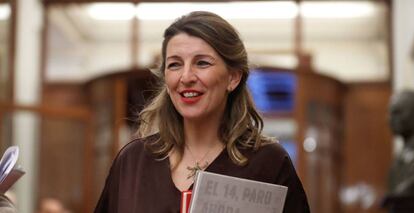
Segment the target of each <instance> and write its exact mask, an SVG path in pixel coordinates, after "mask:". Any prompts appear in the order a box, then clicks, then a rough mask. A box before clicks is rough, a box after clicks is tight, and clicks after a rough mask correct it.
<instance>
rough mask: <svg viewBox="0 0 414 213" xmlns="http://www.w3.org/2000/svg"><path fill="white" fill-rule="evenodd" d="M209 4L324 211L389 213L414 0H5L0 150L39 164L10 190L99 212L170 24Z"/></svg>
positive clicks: (33, 205) (270, 125) (25, 203)
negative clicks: (393, 111) (241, 47)
mask: <svg viewBox="0 0 414 213" xmlns="http://www.w3.org/2000/svg"><path fill="white" fill-rule="evenodd" d="M193 10H208V11H212V12H215V13H217V14H219V15H221V16H223V17H224V18H226V19H227V20H228V21H229V22H230V23H231V24H233V25H234V26H235V27H236V29H237V30H238V31H239V33H240V35H241V37H242V39H243V40H244V42H245V45H246V48H247V50H248V53H249V57H250V62H251V76H250V78H249V81H248V85H249V88H250V90H251V92H252V94H253V98H254V101H255V103H256V105H257V107H258V109H259V110H260V112H261V114H262V115H263V117H264V120H265V129H264V131H265V133H266V134H267V135H271V136H276V137H277V138H279V140H280V142H281V143H282V145H283V146H284V147H285V148H286V150H288V152H289V154H290V155H291V158H292V160H293V161H294V164H295V167H296V169H297V171H298V173H299V176H300V178H301V180H302V182H303V184H304V187H305V190H306V192H307V195H308V199H309V202H310V206H311V209H312V212H315V213H337V212H343V213H358V212H363V213H368V212H369V213H374V212H378V213H380V212H386V211H385V210H384V209H382V208H381V205H380V204H381V201H382V199H383V198H384V196H385V193H386V190H387V173H388V169H389V167H390V164H391V161H392V157H393V156H394V154H395V153H396V152H398V150H399V149H400V148H401V141H399V140H398V138H394V137H393V136H392V134H391V132H390V130H389V127H388V104H389V99H390V96H391V94H392V93H394V92H396V91H400V90H403V89H408V88H414V13H413V11H414V1H411V0H371V1H369V0H359V1H336V0H325V1H321V0H320V1H313V0H312V1H311V0H296V1H239V2H233V1H214V0H213V1H211V0H209V1H207V2H203V1H197V0H195V1H191V0H188V1H187V0H186V1H182V2H174V1H168V0H157V1H155V2H153V1H146V0H144V1H137V0H136V1H133V0H130V1H128V0H125V1H118V2H114V0H113V1H110V0H101V1H99V0H0V145H1V146H0V147H1V151H2V152H3V151H4V150H5V149H6V148H7V147H8V146H11V145H18V146H19V147H20V157H19V164H21V165H22V167H23V168H24V169H25V171H26V175H25V176H23V177H22V178H21V179H20V180H19V181H18V182H17V184H16V185H15V186H14V187H13V189H12V190H11V192H9V194H10V195H11V196H13V197H14V200H15V202H16V205H17V207H18V209H19V212H21V213H31V212H36V211H37V209H38V208H39V204H40V203H41V201H42V200H43V199H46V198H53V199H57V200H59V201H60V202H61V203H62V204H63V205H64V206H65V207H66V209H67V210H68V211H69V212H76V213H77V212H85V213H86V212H92V211H93V209H94V206H95V204H96V202H97V199H98V197H99V194H100V192H101V190H102V187H103V184H104V181H105V178H106V175H107V172H108V169H109V167H110V165H111V162H112V160H113V158H114V157H115V155H116V153H117V152H118V150H119V149H120V148H121V147H122V146H123V145H125V144H126V143H127V142H128V141H129V140H130V137H131V135H132V134H133V133H134V131H135V129H136V124H135V120H136V118H137V117H136V115H137V113H138V112H139V111H140V110H141V109H142V107H143V105H145V103H146V101H148V99H149V97H151V94H152V91H153V88H154V87H153V86H154V80H155V79H154V78H153V76H152V75H151V73H150V71H149V70H148V69H147V68H152V67H155V66H156V64H157V62H158V59H159V55H160V49H161V42H162V33H163V30H164V29H165V28H166V27H167V26H168V25H169V24H170V23H171V22H172V21H173V20H174V19H175V18H177V17H179V16H180V15H182V14H185V13H188V12H190V11H193Z"/></svg>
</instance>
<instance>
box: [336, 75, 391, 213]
mask: <svg viewBox="0 0 414 213" xmlns="http://www.w3.org/2000/svg"><path fill="white" fill-rule="evenodd" d="M390 95H391V88H390V85H389V84H387V83H383V84H381V83H378V84H372V83H371V84H352V85H349V86H348V88H347V93H346V96H345V111H344V116H345V117H344V121H345V126H344V131H345V132H344V134H345V135H344V136H345V137H344V140H345V143H344V146H343V186H342V188H343V189H350V188H351V187H354V189H357V188H360V189H361V187H363V186H366V187H368V188H367V189H372V190H373V193H374V195H375V199H376V203H373V204H372V206H369V205H367V204H369V202H368V203H367V201H364V199H366V198H367V195H361V196H362V197H361V198H359V199H358V200H357V201H355V202H353V203H349V204H344V210H345V212H346V213H348V212H349V213H351V212H352V213H354V212H364V213H368V212H369V213H371V212H372V213H373V212H385V211H383V210H381V209H380V207H379V203H378V202H380V200H381V199H382V198H383V196H384V193H385V190H386V183H387V175H388V169H389V167H390V163H391V153H392V151H391V149H392V138H391V133H390V130H389V127H388V122H387V120H388V103H389V97H390ZM364 197H365V198H364ZM364 202H365V203H364Z"/></svg>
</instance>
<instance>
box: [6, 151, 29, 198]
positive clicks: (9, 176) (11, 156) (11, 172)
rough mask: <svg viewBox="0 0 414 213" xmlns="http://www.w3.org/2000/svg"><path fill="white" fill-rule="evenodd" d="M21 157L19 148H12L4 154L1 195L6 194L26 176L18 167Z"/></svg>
mask: <svg viewBox="0 0 414 213" xmlns="http://www.w3.org/2000/svg"><path fill="white" fill-rule="evenodd" d="M18 157H19V147H17V146H11V147H9V148H7V150H6V151H5V152H4V154H3V157H2V158H1V160H0V193H1V194H4V193H5V192H6V191H7V190H9V188H10V187H11V186H12V185H13V184H14V183H15V182H16V181H17V180H18V179H19V178H20V177H21V176H23V175H24V173H25V172H24V171H23V170H22V169H21V168H20V167H18V166H16V162H17V159H18Z"/></svg>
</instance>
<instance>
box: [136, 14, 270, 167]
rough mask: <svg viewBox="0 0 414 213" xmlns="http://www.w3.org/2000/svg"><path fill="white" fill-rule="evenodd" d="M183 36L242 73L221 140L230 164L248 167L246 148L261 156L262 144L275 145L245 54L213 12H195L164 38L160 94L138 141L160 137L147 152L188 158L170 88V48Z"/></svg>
mask: <svg viewBox="0 0 414 213" xmlns="http://www.w3.org/2000/svg"><path fill="white" fill-rule="evenodd" d="M179 33H186V34H188V35H190V36H195V37H198V38H201V39H203V40H204V41H205V42H207V43H208V44H209V45H210V46H211V47H213V48H214V49H215V51H216V52H217V53H218V54H219V55H220V56H221V57H222V58H223V60H224V62H225V63H226V65H227V67H228V69H229V70H231V71H236V72H241V74H242V77H241V81H240V83H239V85H238V86H237V87H236V88H235V89H234V90H233V91H232V92H231V93H229V95H228V99H227V104H226V109H225V112H224V115H223V118H222V119H221V123H220V128H219V129H218V131H219V132H218V135H219V137H220V140H221V141H222V142H223V143H225V146H226V148H227V151H228V154H229V156H230V158H231V160H232V161H233V162H234V163H235V164H238V165H245V164H246V163H247V162H248V159H247V158H246V157H245V156H244V155H243V154H242V153H241V152H240V149H243V148H253V149H255V150H257V149H258V148H259V147H260V146H261V145H262V144H263V143H268V142H271V140H270V139H268V138H266V137H264V136H262V135H261V132H262V129H263V120H262V118H261V117H260V116H259V114H258V112H257V111H256V109H255V107H254V104H253V101H252V98H251V96H250V94H249V91H248V90H247V86H246V81H247V77H248V75H249V66H248V59H247V53H246V49H245V47H244V44H243V42H242V41H241V39H240V37H239V35H238V33H237V31H236V30H235V29H234V28H233V27H232V26H231V25H230V24H229V23H228V22H227V21H226V20H224V19H223V18H221V17H220V16H218V15H216V14H214V13H210V12H202V11H197V12H192V13H189V14H188V15H185V16H182V17H180V18H179V19H177V20H176V21H175V22H174V23H172V24H171V25H170V26H169V27H168V28H167V29H166V30H165V32H164V41H163V43H162V62H161V64H160V67H159V69H158V70H157V71H156V73H155V74H156V76H157V77H159V79H160V81H159V82H160V85H159V88H158V92H157V94H156V95H155V96H154V98H153V99H152V101H151V102H150V103H149V104H148V105H147V106H146V107H145V108H144V109H143V110H142V111H141V113H140V115H139V117H140V120H139V121H140V127H139V129H138V136H139V137H146V136H149V135H152V134H155V133H159V135H160V137H159V138H158V139H157V140H156V141H155V142H153V143H149V144H147V145H146V148H147V149H148V150H150V151H151V152H152V153H153V154H155V155H157V156H159V157H160V158H165V157H167V156H168V154H169V153H170V151H171V150H172V149H173V148H174V150H177V151H178V153H179V157H180V158H181V157H182V154H183V152H184V143H185V142H184V127H183V126H184V125H183V118H182V117H181V115H180V114H179V113H178V112H177V110H176V109H175V107H174V105H173V103H172V102H171V99H170V97H169V95H168V93H167V89H166V85H165V78H164V77H165V76H164V70H165V56H166V48H167V44H168V42H169V41H170V40H171V38H172V37H174V36H175V35H177V34H179Z"/></svg>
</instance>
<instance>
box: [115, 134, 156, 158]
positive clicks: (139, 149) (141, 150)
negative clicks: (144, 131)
mask: <svg viewBox="0 0 414 213" xmlns="http://www.w3.org/2000/svg"><path fill="white" fill-rule="evenodd" d="M158 139H159V134H154V135H150V136H147V137H143V138H134V139H132V140H131V141H130V142H129V143H127V144H126V145H125V146H124V147H123V148H122V149H121V150H120V151H119V153H118V156H117V158H118V159H120V158H121V159H122V158H129V157H130V156H135V157H138V156H140V154H145V155H147V154H148V153H147V151H146V149H145V146H146V144H149V143H152V142H154V141H156V140H158Z"/></svg>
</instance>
